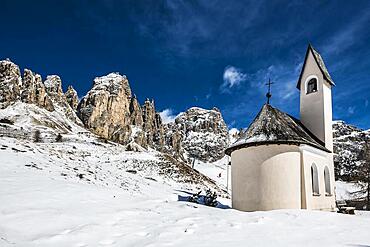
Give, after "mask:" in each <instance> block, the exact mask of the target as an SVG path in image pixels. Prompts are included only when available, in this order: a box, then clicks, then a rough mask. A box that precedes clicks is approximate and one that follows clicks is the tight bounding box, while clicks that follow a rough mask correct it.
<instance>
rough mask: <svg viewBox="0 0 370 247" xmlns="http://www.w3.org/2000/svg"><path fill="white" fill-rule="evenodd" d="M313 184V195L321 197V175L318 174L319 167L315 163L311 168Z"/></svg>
mask: <svg viewBox="0 0 370 247" xmlns="http://www.w3.org/2000/svg"><path fill="white" fill-rule="evenodd" d="M311 182H312V193H313V195H314V196H318V195H320V191H319V174H318V172H317V166H316V165H315V163H313V164H312V166H311Z"/></svg>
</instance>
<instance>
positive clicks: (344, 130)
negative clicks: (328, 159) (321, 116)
mask: <svg viewBox="0 0 370 247" xmlns="http://www.w3.org/2000/svg"><path fill="white" fill-rule="evenodd" d="M333 135H334V154H335V155H334V162H335V175H336V178H337V179H340V180H344V181H351V180H353V176H354V175H355V174H356V169H357V168H358V166H359V165H360V164H361V163H362V162H363V157H362V154H363V151H364V146H365V140H366V139H368V140H369V139H370V131H369V130H362V129H359V128H357V127H355V126H353V125H350V124H347V123H345V122H344V121H334V122H333Z"/></svg>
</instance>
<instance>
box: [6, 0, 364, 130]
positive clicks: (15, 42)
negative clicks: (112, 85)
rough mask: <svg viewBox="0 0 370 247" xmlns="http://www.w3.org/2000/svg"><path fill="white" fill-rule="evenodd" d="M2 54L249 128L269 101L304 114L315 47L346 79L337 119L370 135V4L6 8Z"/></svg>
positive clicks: (70, 79) (72, 79)
mask: <svg viewBox="0 0 370 247" xmlns="http://www.w3.org/2000/svg"><path fill="white" fill-rule="evenodd" d="M0 16H1V19H2V27H1V37H0V58H1V59H4V58H10V59H11V60H12V61H14V62H15V63H17V64H18V65H20V66H21V68H22V69H23V68H25V67H27V68H30V69H32V70H33V71H35V72H37V73H40V74H41V75H42V76H43V77H44V78H45V76H46V75H48V74H58V75H59V76H61V78H62V80H63V84H64V89H66V87H67V86H68V85H69V84H71V85H73V86H74V87H75V88H76V90H77V91H78V93H79V96H80V97H82V96H84V95H85V94H86V92H87V91H88V90H89V89H90V87H91V84H92V81H93V78H94V77H96V76H102V75H105V74H108V73H109V72H115V71H117V72H120V73H121V74H125V75H127V77H128V79H129V81H130V85H131V87H132V89H133V91H134V93H135V94H136V95H137V96H138V98H139V100H140V101H141V103H143V101H144V100H145V98H154V99H155V103H156V108H157V110H158V111H164V110H166V113H167V115H168V116H170V117H171V115H176V114H177V113H179V112H182V111H184V110H186V109H187V108H189V107H191V106H199V107H204V108H212V107H213V106H216V107H218V108H219V109H220V110H221V112H222V114H223V116H224V118H225V121H226V122H227V124H228V125H229V126H230V127H237V128H240V127H247V126H248V125H249V123H250V121H251V120H252V119H253V118H254V117H255V115H256V113H257V112H258V111H259V109H260V108H261V106H262V105H263V104H264V103H265V93H266V86H265V85H264V84H265V83H266V81H267V80H268V78H269V77H271V79H272V80H273V81H274V83H275V84H274V85H273V87H272V94H273V97H272V105H274V106H276V107H278V108H280V109H281V110H283V111H286V112H288V113H291V114H293V115H295V116H298V111H299V97H298V96H299V94H298V90H296V88H295V85H296V80H297V79H298V76H299V72H300V69H301V66H302V62H303V59H304V55H305V51H306V48H307V44H308V43H309V42H311V43H312V45H313V46H314V47H315V48H316V49H317V50H318V51H319V52H320V53H321V55H322V56H323V58H324V61H325V63H326V65H327V67H328V70H329V72H330V74H331V76H332V78H333V80H334V81H335V83H336V85H337V86H336V87H335V88H334V89H333V108H334V109H333V111H334V118H335V119H342V120H345V121H346V122H349V123H352V124H355V125H357V126H359V127H362V128H366V129H368V128H370V117H369V109H370V106H369V101H370V28H369V26H370V1H367V0H366V1H361V0H358V1H355V2H353V1H329V0H318V1H268V0H255V1H241V0H240V1H233V0H229V1H218V0H214V1H209V0H200V1H191V0H189V1H176V0H168V1H159V0H158V1H154V0H153V1H140V0H135V1H113V0H105V1H77V0H76V1H17V0H12V1H7V0H2V1H1V8H0Z"/></svg>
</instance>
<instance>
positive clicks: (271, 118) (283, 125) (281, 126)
mask: <svg viewBox="0 0 370 247" xmlns="http://www.w3.org/2000/svg"><path fill="white" fill-rule="evenodd" d="M268 144H289V145H298V146H299V145H301V144H307V145H310V146H312V147H315V148H318V149H321V150H323V151H326V152H330V151H329V150H328V149H326V148H325V145H324V143H323V142H321V141H320V140H319V139H318V138H317V137H316V136H315V135H314V134H312V133H311V132H310V131H309V130H308V129H307V128H306V127H305V126H304V125H303V124H302V123H301V122H300V121H299V120H298V119H296V118H294V117H292V116H290V115H288V114H286V113H284V112H282V111H280V110H279V109H277V108H274V107H272V106H271V105H269V104H265V105H263V107H262V109H261V110H260V112H259V113H258V115H257V117H256V118H255V119H254V121H253V122H252V123H251V125H249V127H248V129H247V130H246V131H245V132H244V133H242V135H241V137H240V138H239V139H238V140H237V141H236V142H235V143H234V144H232V145H231V146H230V147H228V148H227V149H226V150H225V153H226V154H228V155H230V154H231V153H232V152H233V151H235V150H237V149H241V148H246V147H250V146H259V145H268Z"/></svg>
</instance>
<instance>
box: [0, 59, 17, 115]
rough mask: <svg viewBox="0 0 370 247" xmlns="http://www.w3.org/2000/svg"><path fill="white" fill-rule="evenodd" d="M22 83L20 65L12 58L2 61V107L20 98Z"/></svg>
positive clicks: (0, 104)
mask: <svg viewBox="0 0 370 247" xmlns="http://www.w3.org/2000/svg"><path fill="white" fill-rule="evenodd" d="M21 84H22V78H21V73H20V70H19V67H18V65H16V64H14V63H13V62H11V61H10V60H2V61H0V88H1V91H0V109H2V108H5V107H7V106H8V105H9V104H10V103H11V102H13V101H15V100H17V99H18V98H19V93H20V88H21Z"/></svg>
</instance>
